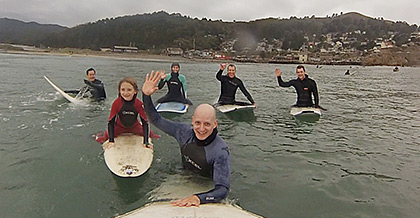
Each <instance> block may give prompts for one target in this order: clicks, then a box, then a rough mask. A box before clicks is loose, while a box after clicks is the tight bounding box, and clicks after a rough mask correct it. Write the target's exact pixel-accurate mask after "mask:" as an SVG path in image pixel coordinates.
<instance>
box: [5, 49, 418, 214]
mask: <svg viewBox="0 0 420 218" xmlns="http://www.w3.org/2000/svg"><path fill="white" fill-rule="evenodd" d="M89 67H94V68H95V69H96V70H97V78H98V79H100V80H102V81H103V82H104V83H105V86H106V91H107V94H108V99H107V100H106V101H105V102H102V103H96V104H90V105H87V106H76V105H72V104H70V103H68V102H66V100H64V99H63V98H62V97H61V96H60V95H59V94H57V93H56V92H55V90H54V89H53V88H52V87H51V86H50V85H49V84H48V83H47V82H46V81H45V80H44V79H43V76H44V75H47V76H49V78H50V79H51V80H53V81H54V82H55V83H56V84H57V85H58V86H60V87H62V88H63V89H75V88H79V87H81V86H82V85H83V79H84V75H85V74H84V71H85V70H86V69H87V68H89ZM169 67H170V63H169V62H165V61H140V60H128V59H125V60H124V59H110V58H95V57H67V56H66V57H61V56H42V55H14V54H0V75H1V77H0V78H1V79H0V100H1V101H0V125H1V131H0V139H1V142H0V175H1V179H0V214H1V215H0V217H112V216H115V215H118V214H123V213H125V212H128V211H131V210H133V209H136V208H139V207H141V206H143V205H145V204H146V203H149V202H151V201H153V200H156V199H165V198H166V197H167V195H166V194H168V193H171V194H178V195H179V196H180V197H182V196H189V195H190V194H193V193H194V192H193V190H196V189H200V188H201V189H203V190H208V188H209V187H211V181H209V180H208V179H204V178H199V177H197V176H195V175H191V174H189V173H188V172H185V171H184V170H183V169H182V165H181V157H180V154H179V148H178V145H177V143H176V141H175V140H174V139H173V138H171V137H170V136H167V135H165V134H164V133H163V132H161V131H159V130H157V129H156V128H155V127H153V126H152V130H154V131H155V132H157V133H158V134H161V135H162V138H161V139H159V140H155V141H154V144H155V153H154V162H153V165H152V167H151V168H150V169H149V171H148V172H147V173H146V174H144V175H143V176H141V177H140V178H135V179H122V178H118V177H116V176H114V175H113V174H112V173H111V172H110V171H109V170H108V169H107V167H106V165H105V163H104V159H103V151H102V148H101V146H100V144H98V143H97V142H96V141H95V140H94V139H93V138H92V135H94V134H95V133H97V132H99V131H103V130H105V129H106V120H107V118H108V116H109V112H110V108H111V104H112V102H113V100H114V99H115V98H116V97H117V84H118V81H119V80H120V79H121V78H122V77H124V76H133V77H134V78H136V79H137V80H138V81H139V84H140V85H141V84H142V82H143V81H144V78H145V75H146V73H149V72H150V71H152V70H162V69H164V70H167V71H169ZM295 67H296V66H295V65H271V64H245V63H238V64H237V76H238V77H239V78H241V79H242V81H243V82H244V83H245V86H246V87H247V89H248V91H249V92H250V93H251V95H252V96H253V98H254V99H255V101H256V103H257V105H258V107H257V109H256V110H255V112H254V115H255V116H253V117H252V116H251V117H249V116H242V117H240V116H239V117H231V116H227V115H224V114H220V113H218V119H219V127H218V129H219V134H220V135H221V137H222V138H223V139H224V140H225V141H226V142H227V144H228V146H229V148H230V151H231V169H232V172H231V191H230V194H229V196H228V201H229V202H230V203H234V204H237V205H239V206H241V207H242V208H244V209H245V210H248V211H251V212H253V213H256V214H259V215H262V216H264V217H363V218H365V217H381V218H383V217H418V214H420V206H419V205H420V197H419V196H420V146H419V145H420V140H419V137H420V111H419V110H420V86H419V83H420V68H414V67H403V68H401V69H400V71H399V72H398V73H393V72H392V67H361V66H351V68H350V66H322V68H317V67H316V66H311V65H307V66H306V71H307V73H308V75H309V76H310V77H311V78H313V79H315V80H316V82H317V84H318V89H319V93H320V104H321V106H323V107H324V108H326V109H327V111H323V115H322V117H321V118H320V119H319V120H318V121H310V122H308V121H302V120H296V119H295V118H293V117H291V115H290V114H289V110H290V106H291V105H292V104H294V102H295V100H296V94H295V91H294V89H293V88H281V87H279V86H278V84H277V81H276V77H275V73H274V69H275V68H280V69H281V70H282V72H283V77H284V79H285V80H288V79H293V78H295V77H296V74H295V73H294V72H295ZM218 69H219V64H218V63H206V62H191V61H185V62H181V73H182V74H184V75H185V76H186V78H187V83H188V97H189V98H190V99H191V100H192V101H193V103H194V106H192V107H190V110H189V111H188V112H187V113H186V114H184V115H181V116H172V117H169V119H172V120H176V121H183V122H191V115H192V112H193V110H194V109H195V107H196V106H197V105H198V104H200V103H213V102H215V100H216V99H217V98H218V95H219V92H220V84H219V83H218V81H217V80H216V79H215V73H216V72H217V71H218ZM347 69H350V72H351V73H352V75H351V76H344V72H345V71H346V70H347ZM165 92H166V90H163V91H162V90H161V91H158V92H157V93H156V94H155V95H154V96H153V99H155V100H156V99H157V98H158V97H160V96H162V95H164V94H165ZM237 98H238V99H240V100H245V98H244V96H243V95H242V93H241V92H240V91H238V93H237ZM190 183H194V184H192V185H191V184H190Z"/></svg>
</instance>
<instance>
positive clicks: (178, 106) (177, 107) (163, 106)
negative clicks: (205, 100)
mask: <svg viewBox="0 0 420 218" xmlns="http://www.w3.org/2000/svg"><path fill="white" fill-rule="evenodd" d="M188 107H189V105H188V104H184V103H180V102H164V103H159V104H158V105H156V110H157V112H171V113H180V114H183V113H186V112H187V110H188Z"/></svg>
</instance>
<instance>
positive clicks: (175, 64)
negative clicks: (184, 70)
mask: <svg viewBox="0 0 420 218" xmlns="http://www.w3.org/2000/svg"><path fill="white" fill-rule="evenodd" d="M175 66H177V67H179V68H181V66H179V63H177V62H174V63H172V64H171V69H172V67H175Z"/></svg>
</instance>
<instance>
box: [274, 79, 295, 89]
mask: <svg viewBox="0 0 420 218" xmlns="http://www.w3.org/2000/svg"><path fill="white" fill-rule="evenodd" d="M277 81H278V82H279V86H281V87H290V86H292V85H293V82H294V80H290V81H289V82H284V81H283V80H282V79H281V76H278V77H277Z"/></svg>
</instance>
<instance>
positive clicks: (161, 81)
mask: <svg viewBox="0 0 420 218" xmlns="http://www.w3.org/2000/svg"><path fill="white" fill-rule="evenodd" d="M163 86H165V80H164V79H161V80H160V82H159V84H158V88H159V89H162V88H163Z"/></svg>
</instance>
